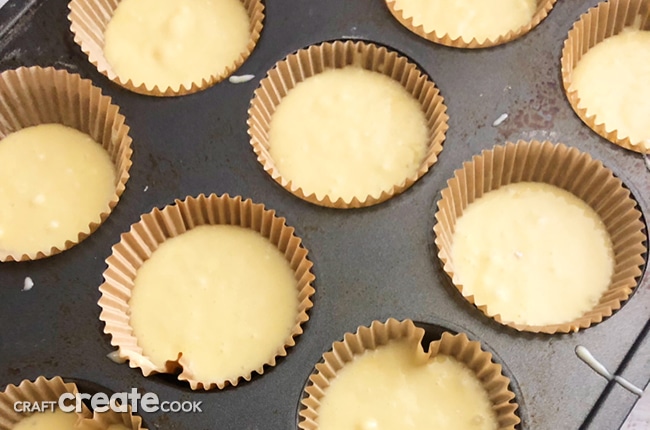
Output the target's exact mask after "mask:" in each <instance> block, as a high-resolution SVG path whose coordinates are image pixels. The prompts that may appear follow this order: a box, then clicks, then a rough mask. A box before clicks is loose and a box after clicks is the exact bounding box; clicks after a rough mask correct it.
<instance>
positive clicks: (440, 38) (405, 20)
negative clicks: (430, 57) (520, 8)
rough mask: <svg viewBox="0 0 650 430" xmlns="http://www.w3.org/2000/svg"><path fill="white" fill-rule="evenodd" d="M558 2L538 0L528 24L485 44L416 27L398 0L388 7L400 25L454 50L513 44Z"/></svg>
mask: <svg viewBox="0 0 650 430" xmlns="http://www.w3.org/2000/svg"><path fill="white" fill-rule="evenodd" d="M556 1H557V0H537V10H536V11H535V14H534V15H533V17H532V18H531V20H530V22H529V23H528V24H526V25H523V26H521V27H519V28H518V29H516V30H511V31H509V32H507V33H506V34H503V35H501V36H499V37H498V38H497V39H495V40H490V39H487V40H485V41H483V42H479V41H478V40H476V38H472V40H470V41H466V40H464V39H463V38H462V37H458V38H456V39H452V38H451V37H450V36H449V35H448V34H438V33H437V32H436V31H435V30H433V31H431V32H427V31H426V30H425V29H424V26H423V25H421V24H420V25H415V23H414V22H413V17H412V16H405V14H404V11H403V10H402V9H397V5H396V0H386V6H388V10H389V11H390V13H391V14H392V15H393V16H394V17H395V19H397V21H399V22H400V24H402V25H403V26H404V27H406V28H407V29H408V30H409V31H411V32H413V33H415V34H417V35H418V36H420V37H422V38H424V39H426V40H429V41H431V42H434V43H438V44H440V45H445V46H449V47H452V48H470V49H477V48H489V47H491V46H497V45H503V44H504V43H508V42H511V41H513V40H515V39H517V38H519V37H521V36H523V35H524V34H526V33H528V32H529V31H531V30H532V29H533V28H535V27H537V25H538V24H539V23H540V22H542V21H543V20H544V18H546V17H547V16H548V14H549V13H550V12H551V9H553V6H554V5H555V2H556Z"/></svg>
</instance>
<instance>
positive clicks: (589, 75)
mask: <svg viewBox="0 0 650 430" xmlns="http://www.w3.org/2000/svg"><path fill="white" fill-rule="evenodd" d="M569 91H578V97H580V103H579V107H581V108H584V109H587V116H592V115H596V123H597V124H602V123H604V124H605V129H606V130H607V131H608V132H612V131H614V130H618V137H619V138H621V139H624V138H625V137H629V138H630V141H631V142H632V143H633V144H641V147H642V148H644V149H645V151H648V152H650V126H649V125H648V118H650V31H641V30H634V29H629V28H628V29H626V30H624V31H623V32H622V33H620V34H618V35H616V36H612V37H609V38H607V39H605V40H603V41H602V42H601V43H599V44H597V45H596V46H594V47H593V48H591V49H589V51H587V53H586V54H585V55H583V56H582V58H581V59H580V61H579V62H578V64H577V65H576V67H575V69H574V70H573V80H572V82H571V87H570V88H569Z"/></svg>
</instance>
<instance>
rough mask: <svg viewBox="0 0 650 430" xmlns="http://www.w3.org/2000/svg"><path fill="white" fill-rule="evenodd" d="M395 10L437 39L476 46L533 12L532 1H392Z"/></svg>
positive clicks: (524, 20) (522, 21) (514, 27)
mask: <svg viewBox="0 0 650 430" xmlns="http://www.w3.org/2000/svg"><path fill="white" fill-rule="evenodd" d="M395 9H396V10H402V11H403V15H404V17H405V18H410V17H412V18H413V25H414V26H415V27H417V26H420V25H422V26H423V27H424V31H426V32H427V33H431V32H432V31H434V30H435V32H436V35H437V36H438V37H442V36H444V35H445V34H448V35H449V37H451V38H452V39H458V38H459V37H462V38H463V40H464V41H465V42H470V41H471V40H472V39H474V38H475V39H476V40H477V41H478V42H479V43H483V42H485V41H486V40H488V39H489V40H496V39H497V38H498V37H499V36H503V35H505V34H507V33H508V32H509V31H511V30H518V29H519V28H521V27H522V26H524V25H526V24H528V23H529V22H530V21H531V19H532V18H533V15H535V11H536V10H537V1H536V0H489V1H486V0H396V1H395Z"/></svg>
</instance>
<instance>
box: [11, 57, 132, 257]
mask: <svg viewBox="0 0 650 430" xmlns="http://www.w3.org/2000/svg"><path fill="white" fill-rule="evenodd" d="M124 121H125V118H124V116H122V115H121V114H120V113H119V108H118V107H117V106H116V105H114V104H112V102H111V98H110V97H108V96H104V95H102V92H101V90H100V89H99V88H97V87H95V86H93V84H92V82H91V81H90V80H88V79H82V78H81V77H80V76H79V75H77V74H72V73H68V72H66V71H65V70H57V69H54V68H52V67H47V68H41V67H20V68H18V69H15V70H7V71H4V72H2V73H0V139H2V138H4V137H6V136H7V135H9V134H10V133H13V132H16V131H19V130H21V129H23V128H26V127H31V126H36V125H39V124H48V123H59V124H62V125H65V126H68V127H72V128H75V129H77V130H79V131H82V132H84V133H86V134H88V135H90V137H92V138H93V139H94V140H95V141H96V142H98V143H99V144H101V145H102V147H103V148H104V149H105V150H106V151H107V152H108V155H109V156H110V159H111V161H112V162H113V164H114V165H115V193H114V194H113V196H112V197H111V199H110V201H109V202H108V208H107V210H105V211H104V212H102V213H98V214H97V216H96V219H95V220H88V223H89V224H88V227H87V228H86V229H84V230H83V231H80V232H79V233H78V235H77V237H74V238H71V239H70V240H67V241H66V242H65V244H64V245H56V246H52V247H51V248H50V249H42V250H39V251H38V252H36V253H27V254H23V253H17V252H11V251H9V250H6V251H3V250H2V249H0V262H3V261H26V260H36V259H40V258H45V257H49V256H51V255H54V254H58V253H60V252H62V251H64V250H67V249H69V248H71V247H73V246H74V245H76V244H78V243H79V242H81V241H82V240H84V239H85V238H87V237H88V236H90V235H91V234H92V233H93V232H94V231H95V230H97V228H98V227H99V226H100V225H101V223H103V222H104V221H105V220H106V218H108V216H109V215H110V213H111V211H112V210H113V208H114V207H115V205H117V203H118V201H119V199H120V196H121V195H122V193H123V192H124V189H125V187H126V182H127V180H128V179H129V169H130V168H131V154H132V152H133V151H132V150H131V137H129V127H128V126H127V125H126V124H125V122H124Z"/></svg>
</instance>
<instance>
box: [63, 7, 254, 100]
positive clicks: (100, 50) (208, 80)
mask: <svg viewBox="0 0 650 430" xmlns="http://www.w3.org/2000/svg"><path fill="white" fill-rule="evenodd" d="M119 2H120V1H119V0H72V1H71V2H70V3H69V4H68V8H69V9H70V14H69V15H68V19H69V20H70V30H71V31H72V33H73V34H74V41H75V42H76V43H77V44H78V45H79V46H80V47H81V50H82V51H83V52H84V53H85V54H86V55H87V56H88V60H89V61H90V62H91V63H92V64H93V65H94V66H95V67H96V68H97V70H98V71H99V72H100V73H102V74H103V75H105V76H106V77H107V78H108V79H110V80H111V81H113V82H115V83H116V84H117V85H120V86H122V87H124V88H126V89H128V90H130V91H133V92H136V93H138V94H144V95H149V96H157V97H174V96H182V95H185V94H192V93H196V92H198V91H202V90H204V89H206V88H209V87H211V86H213V85H215V84H217V83H219V82H221V81H223V80H224V79H226V78H227V77H228V76H230V75H231V74H232V73H234V72H235V71H236V70H237V69H239V67H240V66H241V65H242V64H244V62H245V61H246V60H247V59H248V57H249V56H250V55H251V53H252V52H253V50H254V49H255V46H256V45H257V42H258V41H259V38H260V33H261V32H262V26H263V21H264V4H263V3H262V1H261V0H242V3H243V4H244V7H245V8H246V11H247V12H248V17H249V33H250V38H249V40H248V45H247V46H246V50H245V51H244V52H242V53H241V54H240V56H239V57H238V58H237V60H236V61H235V62H234V63H233V64H232V65H230V66H228V67H227V68H226V70H225V71H223V72H219V71H216V72H215V73H214V74H212V75H210V76H205V77H203V78H202V79H201V80H200V81H198V80H197V81H194V82H192V84H191V85H190V86H189V87H188V86H186V85H185V84H180V83H179V85H178V87H176V88H172V87H167V88H159V87H158V86H157V85H154V86H151V85H147V83H139V82H133V81H132V80H131V79H129V78H126V77H123V76H119V75H117V74H116V73H115V71H114V70H113V68H112V67H111V65H110V64H109V63H108V61H107V60H106V57H105V56H104V32H105V31H106V26H107V25H108V22H109V21H110V20H111V18H112V17H113V13H114V12H115V9H117V7H118V5H119Z"/></svg>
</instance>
